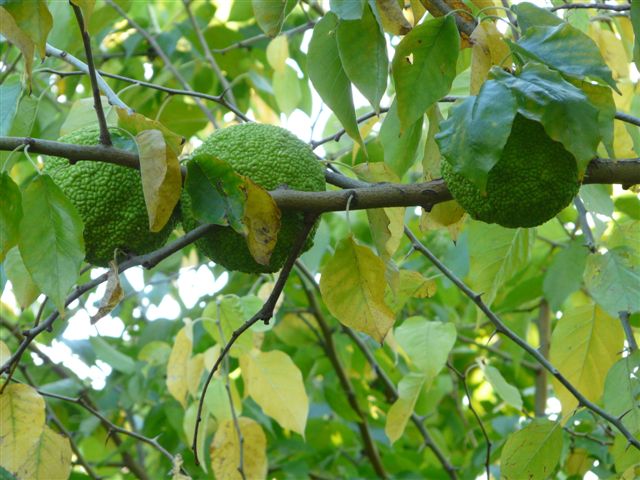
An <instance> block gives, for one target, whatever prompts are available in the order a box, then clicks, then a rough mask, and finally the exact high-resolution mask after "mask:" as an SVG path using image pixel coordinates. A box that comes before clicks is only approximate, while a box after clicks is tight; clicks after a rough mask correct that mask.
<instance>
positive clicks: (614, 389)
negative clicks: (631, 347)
mask: <svg viewBox="0 0 640 480" xmlns="http://www.w3.org/2000/svg"><path fill="white" fill-rule="evenodd" d="M638 367H640V350H637V351H635V352H633V353H632V354H631V355H628V356H626V357H625V358H621V359H620V360H618V361H617V362H616V363H615V364H614V365H613V367H611V369H610V370H609V373H608V374H607V379H606V381H605V383H604V395H603V401H604V408H605V410H607V412H609V413H610V414H611V415H613V416H615V417H617V418H620V419H621V420H622V423H623V425H624V426H625V427H627V428H628V429H629V430H630V431H631V432H640V377H639V376H638V372H637V368H638Z"/></svg>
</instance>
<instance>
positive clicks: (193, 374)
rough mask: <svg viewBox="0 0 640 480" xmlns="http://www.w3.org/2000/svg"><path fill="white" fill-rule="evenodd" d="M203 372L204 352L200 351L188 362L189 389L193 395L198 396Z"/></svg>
mask: <svg viewBox="0 0 640 480" xmlns="http://www.w3.org/2000/svg"><path fill="white" fill-rule="evenodd" d="M202 372H204V354H203V353H198V354H197V355H194V356H193V357H192V358H190V359H189V363H188V364H187V390H188V391H189V393H190V394H191V396H192V397H195V396H197V394H198V391H199V390H200V379H201V378H202Z"/></svg>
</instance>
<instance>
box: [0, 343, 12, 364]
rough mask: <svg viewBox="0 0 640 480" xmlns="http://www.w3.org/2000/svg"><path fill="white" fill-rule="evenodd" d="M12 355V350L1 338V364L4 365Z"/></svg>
mask: <svg viewBox="0 0 640 480" xmlns="http://www.w3.org/2000/svg"><path fill="white" fill-rule="evenodd" d="M10 357H11V351H10V350H9V347H7V344H6V343H4V342H3V341H2V340H0V365H4V364H5V363H6V362H7V360H9V358H10Z"/></svg>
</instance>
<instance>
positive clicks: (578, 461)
mask: <svg viewBox="0 0 640 480" xmlns="http://www.w3.org/2000/svg"><path fill="white" fill-rule="evenodd" d="M592 466H593V458H590V455H589V451H588V450H586V449H584V448H576V449H575V450H572V451H571V452H570V453H569V456H568V457H567V463H566V466H565V468H566V470H567V475H569V476H572V475H576V476H577V477H579V478H582V477H583V476H584V474H585V473H587V472H588V471H589V470H590V469H591V467H592Z"/></svg>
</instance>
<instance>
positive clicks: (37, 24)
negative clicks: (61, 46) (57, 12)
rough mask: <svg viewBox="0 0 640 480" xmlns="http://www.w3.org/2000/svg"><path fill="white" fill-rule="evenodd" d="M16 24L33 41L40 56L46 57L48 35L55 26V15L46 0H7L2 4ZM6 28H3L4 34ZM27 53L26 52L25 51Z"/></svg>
mask: <svg viewBox="0 0 640 480" xmlns="http://www.w3.org/2000/svg"><path fill="white" fill-rule="evenodd" d="M2 8H4V9H5V10H6V11H7V12H9V14H10V15H11V16H12V17H13V20H14V21H15V23H16V25H17V26H18V27H19V28H20V29H21V30H22V32H24V33H25V34H26V35H28V36H29V38H30V39H31V40H32V41H33V43H34V44H35V46H36V48H37V49H38V53H39V55H40V57H42V58H43V59H44V57H45V45H46V43H47V36H48V35H49V31H50V30H51V27H52V26H53V17H52V16H51V12H49V8H48V7H47V2H46V1H45V0H31V1H29V2H25V1H23V0H5V1H4V2H3V4H2ZM4 28H5V27H3V28H2V29H1V31H2V33H3V34H4ZM23 53H25V52H23Z"/></svg>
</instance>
